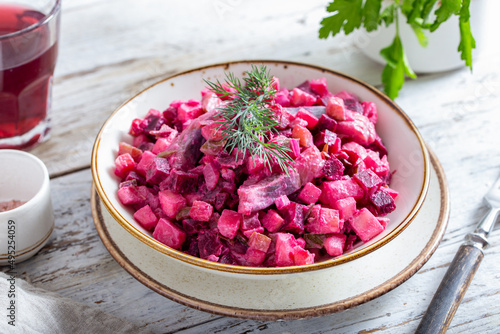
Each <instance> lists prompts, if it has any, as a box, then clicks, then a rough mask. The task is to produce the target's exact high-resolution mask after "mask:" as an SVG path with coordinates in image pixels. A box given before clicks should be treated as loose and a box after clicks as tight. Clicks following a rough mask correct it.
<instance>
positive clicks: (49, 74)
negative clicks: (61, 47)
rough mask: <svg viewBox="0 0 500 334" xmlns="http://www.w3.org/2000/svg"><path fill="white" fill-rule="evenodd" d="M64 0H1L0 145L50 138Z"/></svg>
mask: <svg viewBox="0 0 500 334" xmlns="http://www.w3.org/2000/svg"><path fill="white" fill-rule="evenodd" d="M60 12H61V0H24V1H23V0H0V149H2V148H14V149H29V148H32V147H33V146H35V145H36V144H38V143H40V142H42V141H43V140H45V139H47V138H48V135H49V131H50V109H51V102H52V101H51V100H52V78H53V74H54V69H55V65H56V59H57V47H58V39H59V25H60Z"/></svg>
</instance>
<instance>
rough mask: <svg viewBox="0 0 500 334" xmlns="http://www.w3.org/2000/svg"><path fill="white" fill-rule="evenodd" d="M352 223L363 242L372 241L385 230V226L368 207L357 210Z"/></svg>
mask: <svg viewBox="0 0 500 334" xmlns="http://www.w3.org/2000/svg"><path fill="white" fill-rule="evenodd" d="M350 224H351V227H352V229H353V230H354V232H355V233H356V235H357V236H358V237H359V238H360V239H361V241H363V242H367V241H370V240H371V239H373V238H374V237H375V236H377V235H379V234H380V233H381V232H382V231H383V230H384V227H383V226H382V225H381V224H380V222H379V221H378V220H377V218H376V217H375V216H374V215H373V214H372V213H371V212H370V211H369V210H368V209H367V208H362V209H360V210H359V211H358V212H356V213H355V214H354V216H353V217H352V219H351V221H350Z"/></svg>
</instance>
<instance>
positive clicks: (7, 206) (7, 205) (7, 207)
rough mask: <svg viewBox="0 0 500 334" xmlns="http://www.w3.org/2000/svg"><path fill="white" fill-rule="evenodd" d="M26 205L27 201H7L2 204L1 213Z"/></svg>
mask: <svg viewBox="0 0 500 334" xmlns="http://www.w3.org/2000/svg"><path fill="white" fill-rule="evenodd" d="M24 203H26V202H25V201H18V200H15V199H13V200H10V201H6V202H0V212H5V211H9V210H13V209H15V208H17V207H20V206H21V205H23V204H24Z"/></svg>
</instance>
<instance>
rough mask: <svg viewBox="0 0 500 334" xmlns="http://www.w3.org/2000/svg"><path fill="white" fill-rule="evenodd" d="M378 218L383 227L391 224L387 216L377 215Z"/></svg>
mask: <svg viewBox="0 0 500 334" xmlns="http://www.w3.org/2000/svg"><path fill="white" fill-rule="evenodd" d="M377 220H378V222H379V223H380V225H382V227H383V228H384V230H385V228H386V227H387V224H389V218H386V217H377Z"/></svg>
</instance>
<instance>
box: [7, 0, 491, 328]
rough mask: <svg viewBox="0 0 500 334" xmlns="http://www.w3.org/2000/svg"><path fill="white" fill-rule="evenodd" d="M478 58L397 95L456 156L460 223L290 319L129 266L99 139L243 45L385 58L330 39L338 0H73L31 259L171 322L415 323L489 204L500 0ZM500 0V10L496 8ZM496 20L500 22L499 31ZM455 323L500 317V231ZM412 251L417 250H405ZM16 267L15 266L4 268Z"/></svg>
mask: <svg viewBox="0 0 500 334" xmlns="http://www.w3.org/2000/svg"><path fill="white" fill-rule="evenodd" d="M484 1H488V2H489V4H488V5H489V6H490V8H491V10H489V11H488V13H492V14H491V15H488V16H487V17H482V18H481V19H482V20H484V21H485V25H486V26H488V27H489V29H488V31H485V36H483V38H482V40H484V41H487V42H492V43H489V44H483V45H480V47H481V48H482V53H480V54H479V56H478V57H476V59H475V63H474V72H473V74H471V73H470V72H469V71H468V70H466V69H459V70H456V71H450V72H446V73H439V74H433V75H422V76H420V77H419V78H418V80H415V81H408V82H407V83H406V84H405V87H404V88H403V90H402V91H401V94H400V97H399V98H398V99H397V100H396V102H397V103H398V104H399V105H400V106H401V107H402V108H403V110H405V111H406V113H407V114H408V115H409V116H410V117H411V118H412V120H413V121H414V122H415V124H416V125H417V126H418V128H419V130H420V131H421V133H422V135H423V137H424V139H425V140H426V142H427V143H428V144H429V146H430V147H431V148H432V149H433V151H434V152H435V153H436V155H437V157H438V158H439V160H440V162H441V164H442V165H443V167H444V170H445V173H446V177H447V180H448V186H449V191H450V197H451V216H450V220H449V225H448V229H447V231H446V234H445V236H444V239H443V240H442V242H441V244H440V246H439V248H438V249H437V251H436V252H435V253H434V255H433V256H432V257H431V259H430V260H429V261H428V262H427V264H425V265H424V267H423V268H422V269H420V270H419V271H418V272H417V274H415V275H414V276H413V277H412V278H410V279H409V280H408V281H406V282H405V283H403V284H402V285H401V286H399V287H397V288H396V289H394V290H392V291H390V292H389V293H387V294H385V295H383V296H382V297H380V298H377V299H375V300H373V301H371V302H368V303H366V304H363V305H360V306H358V307H355V308H353V309H349V310H346V311H343V312H341V313H336V314H331V315H327V316H323V317H320V318H313V319H305V320H295V321H289V322H272V321H268V322H260V321H250V320H243V319H236V318H227V317H221V316H217V315H212V314H209V313H205V312H201V311H197V310H194V309H190V308H187V307H185V306H182V305H179V304H176V303H175V302H172V301H170V300H169V299H167V298H165V297H162V296H160V295H158V294H156V293H155V292H153V291H151V290H149V289H148V288H146V287H145V286H143V285H142V284H141V283H139V282H138V281H136V280H135V279H134V278H133V277H132V276H130V275H129V274H128V273H127V272H126V271H125V270H124V269H122V268H121V267H120V266H119V265H118V264H117V263H116V262H115V260H113V258H112V257H111V256H110V254H109V253H108V251H107V250H106V248H105V247H104V246H103V244H102V242H101V240H100V239H99V237H98V235H97V232H96V229H95V227H94V223H93V220H92V216H91V210H90V189H91V183H92V179H91V173H90V169H89V166H90V152H91V148H92V144H93V141H94V138H95V136H96V134H97V132H98V130H99V128H100V126H101V124H102V123H103V122H104V121H105V120H106V118H107V117H108V116H109V115H110V113H111V112H112V111H113V110H114V109H115V108H116V107H117V106H119V105H120V104H121V103H122V102H124V101H125V100H127V99H128V98H129V97H131V96H133V95H134V94H136V93H138V92H139V91H141V90H142V89H143V88H145V87H147V86H149V85H150V84H152V83H154V82H156V81H158V80H159V79H161V78H163V77H165V76H168V75H170V74H173V73H176V72H179V71H182V70H186V69H189V68H192V67H198V66H202V65H206V64H211V63H216V62H223V61H230V60H240V59H278V60H279V59H281V60H292V61H300V62H306V63H311V64H315V65H320V66H324V67H328V68H332V69H335V70H338V71H341V72H345V73H347V74H350V75H353V76H355V77H358V78H359V79H361V80H364V81H366V82H368V83H371V84H373V85H376V86H379V87H380V74H381V71H382V66H381V65H378V64H376V63H374V62H372V61H370V60H369V59H367V58H366V57H365V56H363V55H362V53H360V51H359V49H357V48H356V47H355V46H354V45H353V41H352V38H350V36H347V37H346V36H339V37H335V38H334V39H331V38H330V39H328V40H319V39H318V38H317V30H318V28H319V22H320V20H321V18H322V17H324V16H325V15H326V12H325V7H326V4H327V1H326V0H310V1H284V0H279V1H269V0H265V1H264V0H254V1H252V2H250V1H246V2H244V1H241V0H215V1H202V0H191V1H189V2H184V1H183V2H181V1H165V0H143V1H134V0H106V1H101V0H71V1H70V0H65V1H63V13H62V33H61V43H60V57H59V60H58V66H57V70H56V76H55V85H54V97H53V105H54V110H53V114H52V118H53V130H52V137H51V139H50V140H49V141H47V142H45V143H43V144H42V145H40V146H39V147H37V148H36V149H34V150H32V151H31V152H32V153H34V154H35V155H37V156H39V157H40V158H41V159H43V160H44V162H45V163H46V165H47V166H48V168H49V171H50V174H51V177H52V181H51V186H52V196H53V203H54V208H55V215H56V229H55V232H54V234H53V237H52V239H51V241H50V242H49V244H48V245H47V246H46V247H44V248H43V249H42V250H41V251H40V252H39V253H38V254H37V255H36V256H35V257H33V258H32V259H30V260H28V261H26V262H24V263H20V264H18V265H17V271H18V272H19V277H20V278H24V279H26V280H28V281H30V282H31V283H32V284H33V285H35V286H37V287H41V288H44V289H47V290H50V291H54V292H56V293H59V294H60V295H62V296H65V297H68V298H71V299H72V300H74V301H75V302H81V303H84V304H87V305H92V306H95V307H97V308H100V309H102V310H104V311H106V312H108V313H110V314H113V315H116V316H118V317H121V318H124V319H127V320H129V321H131V322H133V323H135V324H137V325H140V326H143V327H144V328H147V329H150V330H152V331H154V332H158V333H219V332H224V333H411V332H413V331H414V330H415V329H416V327H417V326H418V323H419V321H420V319H421V317H422V315H423V313H424V311H425V310H426V308H427V305H428V304H429V302H430V300H431V298H432V295H433V293H434V291H435V290H436V289H437V287H438V285H439V282H440V280H441V278H442V277H443V275H444V273H445V271H446V269H447V267H448V266H449V264H450V262H451V260H452V258H453V256H454V254H455V252H456V250H457V249H458V247H459V245H460V243H461V242H462V241H463V238H464V236H465V235H466V234H467V233H468V232H470V231H472V230H473V228H474V226H475V224H476V222H477V221H478V219H479V218H480V217H481V215H483V214H484V213H485V212H486V206H485V205H484V203H483V202H482V195H483V194H484V193H485V192H486V191H487V189H488V188H489V186H490V185H491V184H492V182H493V181H494V180H495V179H496V178H497V177H498V176H500V137H499V129H500V107H499V106H500V60H499V59H500V48H499V47H498V36H495V31H498V23H497V22H496V21H498V20H496V21H495V18H494V15H495V12H498V10H499V9H500V6H499V4H497V1H495V0H484ZM495 9H496V11H495ZM486 34H487V35H486ZM490 242H491V246H490V247H489V248H488V249H487V250H486V252H485V253H486V256H485V258H484V260H483V263H482V264H481V266H480V268H479V270H478V272H477V274H476V276H475V278H474V280H473V282H472V284H471V286H470V288H469V290H468V292H467V294H466V295H465V298H464V300H463V302H462V304H461V306H460V307H459V309H458V312H457V313H456V315H455V318H454V320H453V322H452V323H451V327H450V330H449V332H450V333H498V332H499V331H500V329H499V328H500V261H498V257H499V256H500V231H498V229H497V230H495V231H494V232H493V233H492V235H491V236H490ZM402 251H404V250H402ZM2 269H3V268H2Z"/></svg>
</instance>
